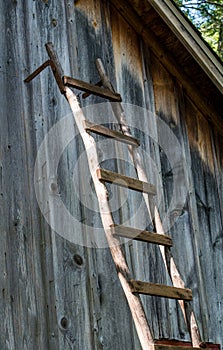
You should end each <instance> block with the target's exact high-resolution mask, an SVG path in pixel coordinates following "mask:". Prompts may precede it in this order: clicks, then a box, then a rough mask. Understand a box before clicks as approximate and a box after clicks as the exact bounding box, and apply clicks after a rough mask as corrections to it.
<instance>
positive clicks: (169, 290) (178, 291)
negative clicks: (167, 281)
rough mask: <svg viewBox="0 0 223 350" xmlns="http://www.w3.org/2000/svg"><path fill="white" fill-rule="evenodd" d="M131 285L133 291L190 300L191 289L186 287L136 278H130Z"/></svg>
mask: <svg viewBox="0 0 223 350" xmlns="http://www.w3.org/2000/svg"><path fill="white" fill-rule="evenodd" d="M131 285H132V292H133V293H139V294H147V295H154V296H159V297H164V298H169V299H179V300H188V301H189V300H192V291H191V290H190V289H188V288H177V287H171V286H166V285H164V284H156V283H149V282H142V281H136V280H131Z"/></svg>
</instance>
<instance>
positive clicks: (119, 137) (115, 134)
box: [84, 120, 139, 147]
mask: <svg viewBox="0 0 223 350" xmlns="http://www.w3.org/2000/svg"><path fill="white" fill-rule="evenodd" d="M84 128H85V130H86V131H92V132H94V133H96V134H99V135H103V136H106V137H109V138H112V139H115V140H116V141H120V142H124V143H127V144H129V145H131V146H137V147H138V146H139V141H138V140H137V139H135V138H134V137H132V136H127V135H124V134H122V133H121V132H119V131H116V130H112V129H109V128H106V127H105V126H103V125H98V124H94V123H91V122H89V121H88V120H85V121H84Z"/></svg>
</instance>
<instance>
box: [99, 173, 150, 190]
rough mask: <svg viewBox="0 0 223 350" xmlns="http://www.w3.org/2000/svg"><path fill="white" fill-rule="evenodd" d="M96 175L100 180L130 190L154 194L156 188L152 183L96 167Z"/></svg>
mask: <svg viewBox="0 0 223 350" xmlns="http://www.w3.org/2000/svg"><path fill="white" fill-rule="evenodd" d="M97 177H98V179H99V180H100V181H105V182H110V183H113V184H116V185H118V186H122V187H127V188H130V189H132V190H135V191H139V192H145V193H149V194H151V195H155V194H156V188H155V186H154V185H152V184H149V183H148V182H143V181H140V180H137V179H134V178H132V177H129V176H125V175H121V174H118V173H114V172H113V171H109V170H105V169H101V168H98V169H97Z"/></svg>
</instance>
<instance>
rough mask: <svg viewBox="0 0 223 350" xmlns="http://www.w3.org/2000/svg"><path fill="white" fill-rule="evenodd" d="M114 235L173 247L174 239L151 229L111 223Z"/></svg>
mask: <svg viewBox="0 0 223 350" xmlns="http://www.w3.org/2000/svg"><path fill="white" fill-rule="evenodd" d="M110 227H111V230H112V233H113V235H117V236H121V237H126V238H130V239H135V240H138V241H144V242H148V243H154V244H159V245H164V246H168V247H171V246H172V245H173V244H172V239H171V237H170V236H168V235H163V234H158V233H154V232H150V231H143V230H139V229H136V228H132V227H127V226H123V225H111V226H110Z"/></svg>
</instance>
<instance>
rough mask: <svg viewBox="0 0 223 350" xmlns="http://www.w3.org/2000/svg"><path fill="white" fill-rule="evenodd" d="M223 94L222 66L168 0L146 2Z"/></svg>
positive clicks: (149, 0)
mask: <svg viewBox="0 0 223 350" xmlns="http://www.w3.org/2000/svg"><path fill="white" fill-rule="evenodd" d="M147 1H148V3H149V4H150V5H151V6H152V7H153V8H154V9H155V10H156V12H157V13H158V14H159V15H160V16H161V18H162V19H163V20H164V21H165V22H166V24H167V25H168V26H169V28H170V29H171V30H172V31H173V32H174V34H175V35H176V37H177V38H178V39H179V40H180V42H181V43H182V44H183V45H184V46H185V47H186V49H187V50H188V51H189V52H190V54H191V55H192V57H193V58H194V59H195V60H196V61H197V62H198V63H199V65H200V66H201V67H202V68H203V70H204V71H205V73H206V74H207V75H208V77H209V78H210V79H211V80H212V82H213V83H214V84H215V85H216V87H217V88H218V89H219V90H220V91H221V93H223V65H222V64H221V62H220V60H218V59H217V57H215V54H214V53H213V52H212V50H211V48H210V47H209V45H208V44H206V43H205V42H204V40H202V38H201V37H200V36H199V35H198V33H197V32H196V30H195V29H194V28H193V26H192V25H191V24H190V23H189V22H188V21H187V20H186V18H185V17H184V15H183V14H182V13H181V11H180V10H179V9H178V8H177V7H176V6H175V5H174V4H173V3H172V1H170V0H147Z"/></svg>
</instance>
